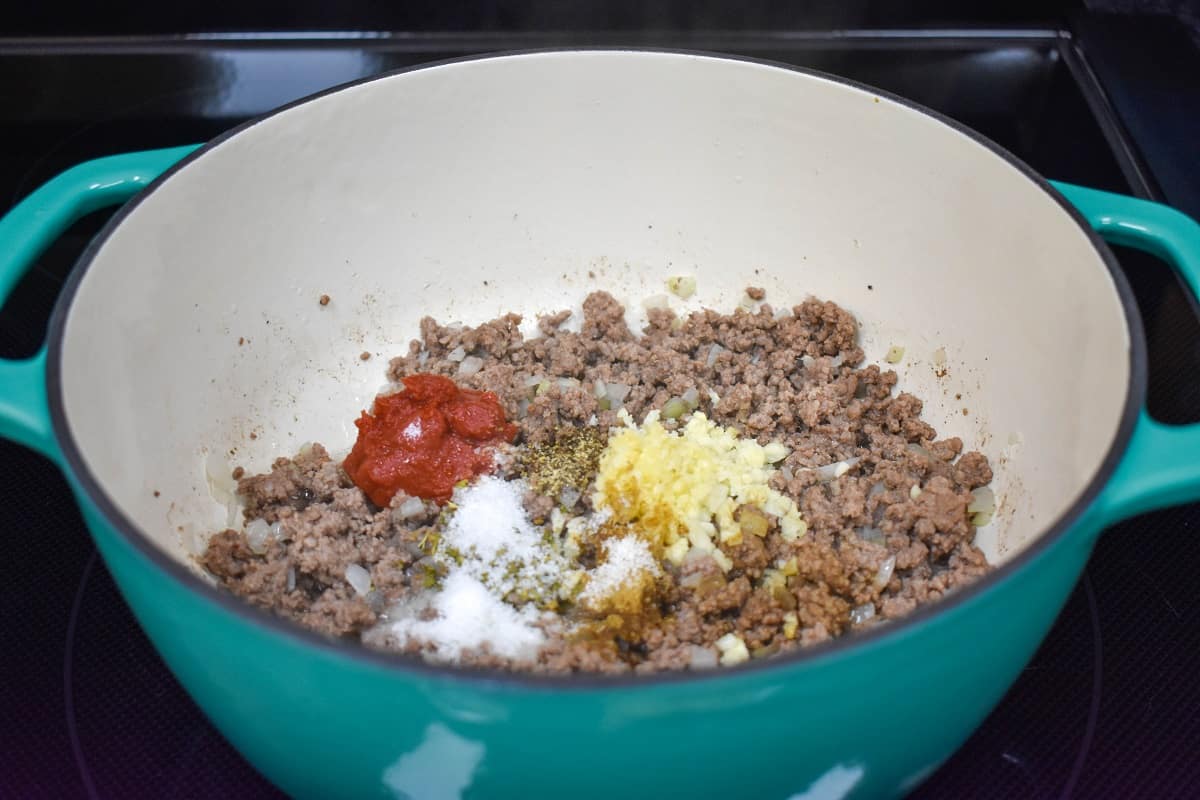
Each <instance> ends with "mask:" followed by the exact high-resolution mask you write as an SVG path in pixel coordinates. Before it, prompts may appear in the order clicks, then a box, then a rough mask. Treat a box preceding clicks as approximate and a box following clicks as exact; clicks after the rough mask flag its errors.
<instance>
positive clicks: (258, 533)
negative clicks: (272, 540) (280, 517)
mask: <svg viewBox="0 0 1200 800" xmlns="http://www.w3.org/2000/svg"><path fill="white" fill-rule="evenodd" d="M270 536H271V526H270V525H268V524H267V521H266V520H265V519H252V520H250V522H248V523H247V524H246V544H247V545H249V547H250V549H251V550H253V551H254V552H255V553H258V554H259V555H260V556H261V555H262V554H263V553H266V552H267V539H268V538H269V537H270Z"/></svg>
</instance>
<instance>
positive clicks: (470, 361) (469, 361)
mask: <svg viewBox="0 0 1200 800" xmlns="http://www.w3.org/2000/svg"><path fill="white" fill-rule="evenodd" d="M481 369H483V359H482V358H480V357H479V356H467V357H466V358H464V359H463V360H462V363H461V364H459V365H458V374H459V375H464V376H466V375H474V374H475V373H476V372H479V370H481Z"/></svg>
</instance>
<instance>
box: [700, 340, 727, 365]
mask: <svg viewBox="0 0 1200 800" xmlns="http://www.w3.org/2000/svg"><path fill="white" fill-rule="evenodd" d="M723 352H725V348H724V347H721V345H719V344H717V343H716V342H713V346H712V347H710V348H708V356H707V357H706V358H705V359H704V364H705V366H709V367H711V366H712V365H713V364H715V363H717V356H719V355H721V353H723Z"/></svg>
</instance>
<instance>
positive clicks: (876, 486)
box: [867, 481, 887, 500]
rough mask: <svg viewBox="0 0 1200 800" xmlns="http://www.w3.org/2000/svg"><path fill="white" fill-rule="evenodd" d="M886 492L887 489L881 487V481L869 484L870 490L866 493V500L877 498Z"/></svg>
mask: <svg viewBox="0 0 1200 800" xmlns="http://www.w3.org/2000/svg"><path fill="white" fill-rule="evenodd" d="M886 491H887V487H886V486H884V485H883V481H878V482H876V483H872V484H871V488H870V489H869V490H868V491H867V499H868V500H870V499H871V498H872V497H877V496H879V495H881V494H883V493H884V492H886Z"/></svg>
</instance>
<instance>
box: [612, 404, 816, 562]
mask: <svg viewBox="0 0 1200 800" xmlns="http://www.w3.org/2000/svg"><path fill="white" fill-rule="evenodd" d="M620 418H621V420H622V421H623V422H624V423H625V426H626V427H624V428H621V429H617V430H614V431H613V432H612V433H611V434H610V436H609V440H608V447H607V448H606V449H605V451H604V453H603V455H602V456H601V458H600V466H599V472H598V473H597V476H596V491H595V494H594V495H593V498H592V502H593V505H594V506H595V507H596V508H597V509H601V508H606V509H609V510H611V512H612V518H613V519H614V520H615V521H616V522H618V523H621V524H626V525H629V524H632V525H633V527H635V528H636V529H637V530H638V531H639V532H640V534H641V535H642V536H644V537H646V538H647V540H648V541H649V542H650V544H651V545H652V547H654V549H655V551H656V552H658V553H662V555H663V557H665V558H667V559H669V560H670V561H672V562H675V563H679V562H681V561H682V560H683V556H684V555H685V554H686V553H687V550H688V549H689V548H695V549H697V550H699V551H701V552H705V553H712V554H713V557H714V558H715V559H716V560H717V563H718V564H720V565H721V566H722V568H723V569H726V570H727V569H729V567H730V566H731V563H730V561H729V559H728V558H727V557H726V554H725V553H723V552H721V551H720V550H718V546H717V544H716V543H714V541H713V540H714V538H715V539H718V540H720V541H722V542H730V541H733V542H736V541H738V540H739V537H740V536H741V533H742V529H741V525H740V524H739V522H738V521H737V520H736V519H735V517H734V514H735V512H736V511H737V509H738V507H739V506H742V505H747V504H748V505H753V506H756V507H758V508H760V509H762V510H763V511H765V512H767V513H768V514H771V515H773V516H775V517H777V518H778V519H779V526H780V533H781V534H782V535H783V536H784V538H787V539H789V540H791V539H795V538H796V537H798V536H800V535H801V534H803V533H804V532H805V531H806V530H807V525H806V524H805V523H804V521H803V520H802V519H801V518H800V510H799V509H798V508H797V507H796V503H795V502H794V501H793V500H792V499H791V498H789V497H786V496H785V495H782V494H780V493H779V492H777V491H775V490H774V489H772V488H770V486H769V485H768V481H769V479H770V478H771V476H772V475H773V474H774V471H775V470H774V469H773V468H772V467H771V466H770V463H769V456H774V455H775V454H776V453H777V451H768V449H767V448H764V447H763V446H761V445H759V444H758V443H757V442H755V441H754V440H753V439H745V438H742V437H740V436H739V435H738V434H737V432H736V431H734V430H732V429H729V428H723V427H721V426H719V425H717V424H715V423H714V422H712V421H710V420H709V419H708V418H707V417H706V416H704V414H702V413H699V412H696V413H694V414H693V415H692V417H691V419H690V420H688V422H687V424H686V425H684V426H683V428H681V429H679V430H677V431H668V430H666V429H665V428H664V427H663V426H662V424H661V423H660V422H659V416H658V412H656V411H651V412H650V413H649V414H647V415H646V420H645V422H643V423H642V424H641V425H640V426H639V425H637V424H636V423H635V422H634V420H633V418H632V417H630V416H629V414H628V412H626V411H624V410H622V411H621V412H620ZM681 541H686V542H687V543H686V544H680V542H681ZM718 553H719V555H717V554H718Z"/></svg>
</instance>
